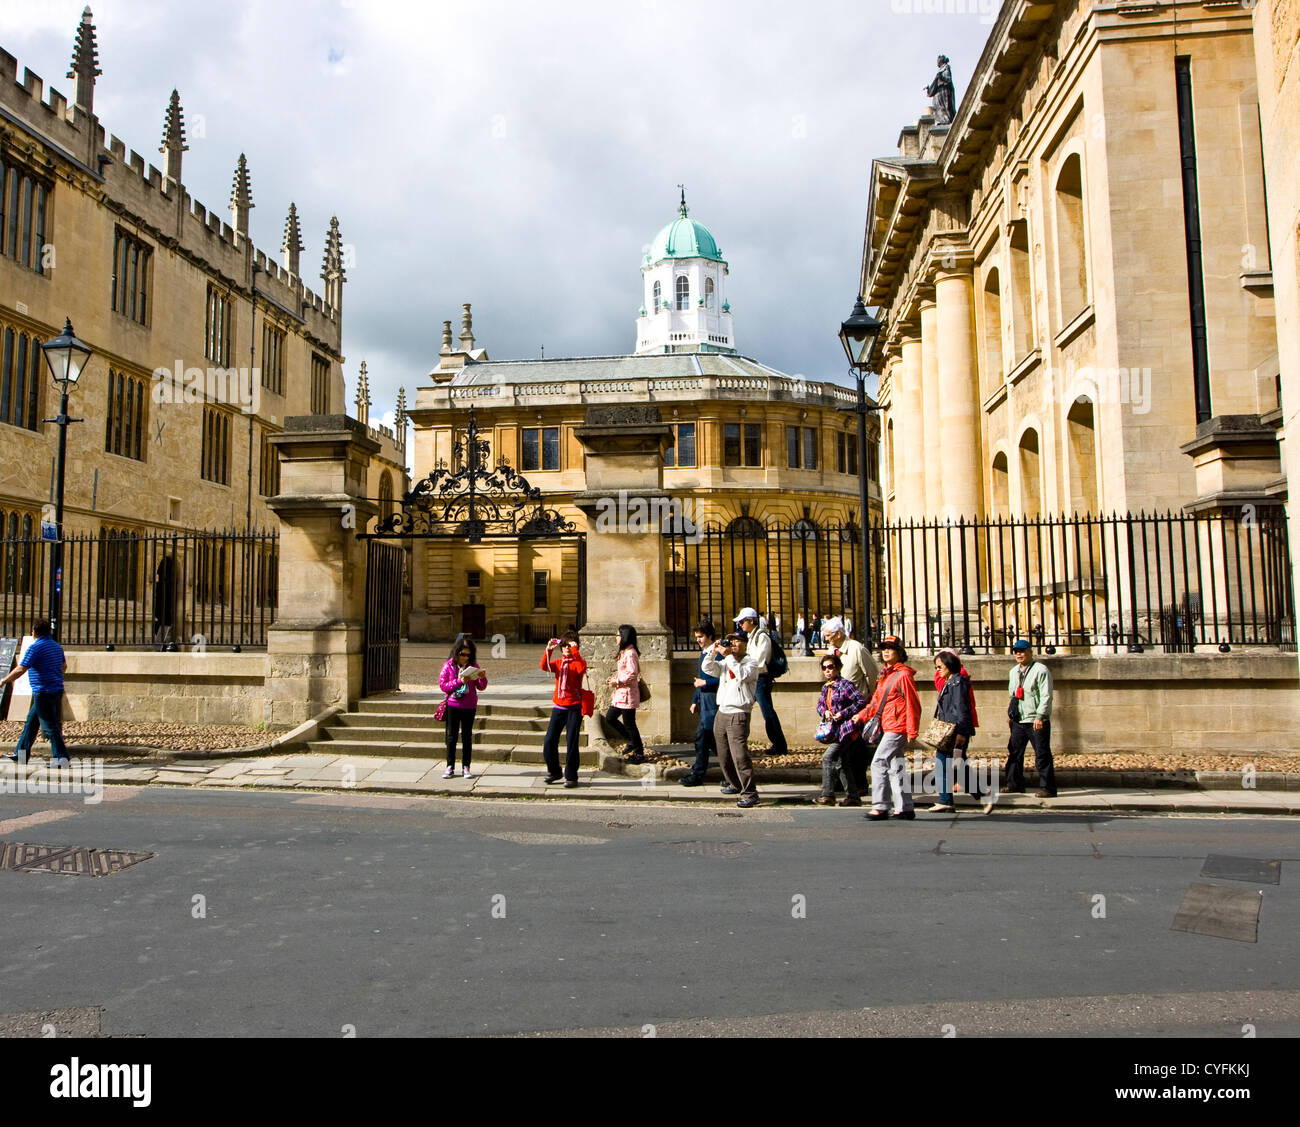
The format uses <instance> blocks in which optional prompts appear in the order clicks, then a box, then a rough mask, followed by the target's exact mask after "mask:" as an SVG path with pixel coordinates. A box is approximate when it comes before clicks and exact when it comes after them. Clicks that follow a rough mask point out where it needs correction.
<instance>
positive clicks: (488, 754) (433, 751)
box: [307, 740, 600, 767]
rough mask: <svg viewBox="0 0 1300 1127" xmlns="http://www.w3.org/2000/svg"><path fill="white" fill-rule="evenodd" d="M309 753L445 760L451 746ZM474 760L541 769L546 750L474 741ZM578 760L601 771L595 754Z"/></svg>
mask: <svg viewBox="0 0 1300 1127" xmlns="http://www.w3.org/2000/svg"><path fill="white" fill-rule="evenodd" d="M307 750H308V752H310V753H311V754H314V755H336V756H346V755H355V756H358V757H365V756H382V757H384V758H388V759H442V758H444V757H445V756H446V754H447V745H446V743H445V742H443V741H441V740H440V741H438V742H437V743H429V742H424V743H415V742H410V743H397V742H392V743H388V742H379V741H371V740H312V741H311V742H310V743H308V744H307ZM474 759H475V761H476V762H477V761H478V760H488V761H490V762H495V763H535V764H537V765H539V766H540V765H541V764H542V762H543V760H542V747H541V744H540V743H538V744H537V746H536V747H524V746H520V745H518V744H513V743H480V742H479V741H477V740H475V741H474ZM578 760H579V762H580V763H581V764H582V766H584V767H599V766H600V762H599V757H598V756H597V755H596V753H595V752H594V751H588V750H586V749H580V750H579V755H578ZM560 761H561V763H563V761H564V745H563V744H561V745H560Z"/></svg>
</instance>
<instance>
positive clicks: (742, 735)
mask: <svg viewBox="0 0 1300 1127" xmlns="http://www.w3.org/2000/svg"><path fill="white" fill-rule="evenodd" d="M746 609H748V608H746ZM755 619H757V616H755ZM748 645H749V636H748V635H747V634H745V633H744V632H743V631H737V632H736V633H734V634H730V635H728V637H727V639H726V641H725V642H719V643H718V644H717V645H716V646H714V647H713V649H712V650H710V651H709V654H708V656H707V657H706V658H705V660H704V664H703V670H704V672H705V673H707V674H708V675H709V676H710V677H716V678H717V679H718V715H717V718H716V719H715V720H714V722H713V736H714V739H715V740H716V741H717V745H718V763H719V765H720V766H721V767H722V777H723V779H724V782H723V785H722V793H723V794H734V795H738V796H739V797H738V798H737V800H736V805H737V806H739V807H740V808H741V809H742V810H747V809H749V808H750V807H751V806H757V805H758V788H757V787H756V786H755V785H754V767H753V764H752V763H751V762H750V759H749V717H750V713H751V711H752V710H753V708H754V701H755V699H756V698H757V687H758V680H759V668H760V667H759V663H758V661H757V659H756V658H755V657H754V656H753V655H752V654H749V653H747V652H746V651H747V649H748Z"/></svg>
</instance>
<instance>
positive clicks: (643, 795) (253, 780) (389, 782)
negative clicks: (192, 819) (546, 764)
mask: <svg viewBox="0 0 1300 1127" xmlns="http://www.w3.org/2000/svg"><path fill="white" fill-rule="evenodd" d="M444 767H445V763H444V761H443V760H441V759H438V760H433V759H408V758H400V759H388V758H382V757H378V756H375V757H369V756H355V755H352V756H338V755H278V756H276V755H272V756H260V757H250V758H228V759H221V758H205V759H176V760H174V761H172V762H170V763H168V764H166V765H152V766H151V765H140V764H139V763H132V762H118V763H114V762H106V763H105V764H104V767H103V772H104V775H103V781H104V782H105V783H106V784H125V785H131V786H140V785H162V786H190V787H201V788H209V787H221V788H245V787H247V788H254V789H297V790H304V791H339V790H344V791H359V792H377V793H384V794H410V795H439V796H443V797H448V796H450V797H474V798H494V799H499V798H519V799H534V800H541V801H554V802H574V801H579V802H581V801H588V802H589V801H591V800H593V799H594V800H599V801H616V802H658V803H662V802H673V803H692V804H708V805H718V806H734V805H735V803H734V800H732V799H730V798H728V797H727V796H726V795H723V794H721V793H720V792H719V789H718V786H717V785H716V784H712V783H711V784H708V785H706V786H700V787H684V786H682V785H681V784H680V783H677V782H673V781H671V780H664V779H662V778H657V777H656V776H655V774H654V771H653V767H652V766H651V765H650V764H647V765H645V768H644V769H645V771H646V775H645V776H644V777H643V778H641V779H637V778H633V777H629V776H616V775H606V774H602V773H601V772H599V771H596V770H594V769H587V770H583V771H580V772H579V782H580V785H579V786H578V787H576V788H574V789H571V790H566V789H564V788H563V787H561V786H558V785H556V786H546V785H545V784H544V783H543V782H542V778H543V770H542V769H541V768H540V767H538V766H537V765H534V764H519V763H495V762H485V763H483V764H482V765H476V766H475V767H474V768H473V771H474V772H475V774H474V777H473V778H471V779H462V778H459V777H456V778H452V779H444V778H443V777H442V773H443V769H444ZM53 775H54V773H53V772H51V771H50V770H49V768H48V766H47V765H46V763H45V762H44V761H41V760H33V761H32V763H31V764H30V765H29V766H28V767H26V768H15V767H14V766H13V765H12V764H9V763H6V764H4V765H3V766H2V767H0V794H4V793H13V792H14V790H15V787H16V786H17V785H19V784H21V783H22V782H24V781H29V782H30V783H31V784H34V785H39V784H41V783H42V782H44V781H45V780H47V779H51V778H52V776H53ZM1261 784H1263V785H1261V787H1260V788H1259V789H1247V788H1244V787H1240V788H1237V789H1222V790H1200V789H1191V788H1181V787H1151V788H1149V789H1142V788H1135V787H1081V788H1078V789H1073V790H1071V789H1066V790H1062V791H1061V793H1060V794H1059V795H1058V797H1056V798H1045V799H1043V798H1035V797H1033V795H1032V794H1015V795H1005V794H1004V795H1002V796H1001V797H1000V799H999V801H998V807H997V809H998V811H999V812H1009V811H1018V810H1043V809H1050V810H1069V811H1096V810H1103V811H1105V810H1111V811H1118V810H1125V811H1136V812H1142V811H1146V812H1151V813H1194V814H1300V791H1295V790H1280V789H1269V788H1267V786H1266V780H1263V779H1261ZM759 791H760V798H761V805H764V806H770V805H774V804H779V805H798V804H811V803H812V800H813V798H814V797H816V795H817V794H818V793H819V788H818V787H816V786H813V785H810V784H808V783H806V782H805V783H789V782H786V783H779V782H762V781H760V784H759ZM915 798H916V802H917V808H918V809H919V810H921V811H923V812H924V810H925V807H926V806H928V805H929V804H931V803H932V802H934V801H935V798H934V796H933V795H928V794H918V795H916V796H915ZM957 808H958V813H967V814H969V815H975V816H979V813H980V808H979V806H978V804H976V803H974V802H973V801H972V800H971V799H970V798H969V797H967V796H966V795H958V796H957ZM947 816H948V817H951V816H952V815H947Z"/></svg>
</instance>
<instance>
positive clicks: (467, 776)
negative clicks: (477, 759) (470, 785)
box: [460, 767, 474, 779]
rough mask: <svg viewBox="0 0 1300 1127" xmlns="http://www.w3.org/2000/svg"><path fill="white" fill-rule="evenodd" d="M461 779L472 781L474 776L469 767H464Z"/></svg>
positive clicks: (461, 770)
mask: <svg viewBox="0 0 1300 1127" xmlns="http://www.w3.org/2000/svg"><path fill="white" fill-rule="evenodd" d="M460 777H461V778H462V779H472V778H473V777H474V776H473V775H471V774H470V773H469V768H468V767H462V768H461V769H460Z"/></svg>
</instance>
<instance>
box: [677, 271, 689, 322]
mask: <svg viewBox="0 0 1300 1127" xmlns="http://www.w3.org/2000/svg"><path fill="white" fill-rule="evenodd" d="M690 305H691V282H690V279H689V278H687V277H686V275H685V274H679V275H677V311H678V312H679V313H681V312H683V311H684V310H686V309H689V308H690Z"/></svg>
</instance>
